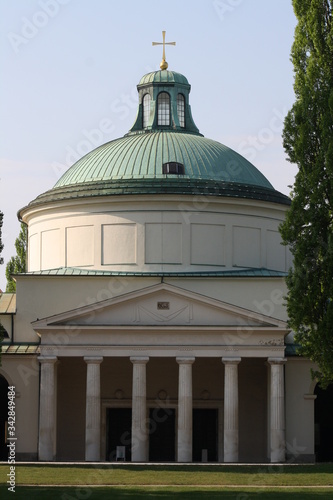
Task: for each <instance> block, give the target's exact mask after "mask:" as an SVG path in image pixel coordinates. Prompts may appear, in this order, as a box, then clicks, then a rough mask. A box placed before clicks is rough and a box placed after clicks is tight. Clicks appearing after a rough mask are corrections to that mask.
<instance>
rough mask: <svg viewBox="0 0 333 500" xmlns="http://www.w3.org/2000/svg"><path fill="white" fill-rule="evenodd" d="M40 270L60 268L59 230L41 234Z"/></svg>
mask: <svg viewBox="0 0 333 500" xmlns="http://www.w3.org/2000/svg"><path fill="white" fill-rule="evenodd" d="M41 255H42V269H56V268H57V267H60V229H50V230H49V231H43V232H42V234H41Z"/></svg>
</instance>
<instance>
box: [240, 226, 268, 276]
mask: <svg viewBox="0 0 333 500" xmlns="http://www.w3.org/2000/svg"><path fill="white" fill-rule="evenodd" d="M260 237H261V230H260V229H258V228H253V227H240V226H234V227H233V258H234V261H233V265H234V266H237V267H254V268H260V267H261V252H260V248H261V241H260Z"/></svg>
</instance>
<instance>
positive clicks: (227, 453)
mask: <svg viewBox="0 0 333 500" xmlns="http://www.w3.org/2000/svg"><path fill="white" fill-rule="evenodd" d="M240 361H241V358H222V363H224V366H225V369H224V461H225V462H238V364H239V363H240Z"/></svg>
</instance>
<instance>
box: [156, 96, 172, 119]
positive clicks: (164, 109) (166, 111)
mask: <svg viewBox="0 0 333 500" xmlns="http://www.w3.org/2000/svg"><path fill="white" fill-rule="evenodd" d="M157 125H170V96H169V94H167V92H161V93H160V94H158V98H157Z"/></svg>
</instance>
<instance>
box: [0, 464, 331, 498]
mask: <svg viewBox="0 0 333 500" xmlns="http://www.w3.org/2000/svg"><path fill="white" fill-rule="evenodd" d="M7 473H8V465H0V485H1V486H0V498H1V499H5V498H13V497H11V496H10V492H8V490H7V486H6V481H7V476H6V474H7ZM38 485H43V486H38ZM54 485H57V486H54ZM58 485H59V486H58ZM99 485H101V486H99ZM306 486H308V488H305V487H306ZM329 486H332V487H331V488H328V487H329ZM316 487H317V488H316ZM144 497H145V498H147V499H154V498H156V499H161V500H169V499H173V500H177V499H179V500H180V499H181V500H187V499H191V500H195V499H198V500H199V499H200V500H201V499H204V500H205V499H207V500H211V499H212V500H214V499H217V498H225V499H233V500H250V499H254V498H255V499H267V500H278V499H282V498H283V499H288V498H290V499H291V498H292V499H293V500H301V499H302V500H303V499H304V500H312V499H314V498H318V499H322V500H324V499H325V500H329V499H332V500H333V464H316V465H284V466H272V465H266V466H265V465H264V466H255V465H251V466H226V465H220V466H210V465H209V466H174V465H166V466H145V465H143V466H135V465H116V466H112V465H111V464H110V465H98V466H93V465H83V464H82V465H79V466H74V465H73V466H64V465H43V464H41V465H38V466H37V465H19V464H16V491H15V496H14V498H15V499H16V500H20V499H24V500H27V499H30V498H33V499H34V500H35V499H36V500H39V499H42V498H43V499H44V498H45V499H46V498H47V499H48V500H52V499H57V500H75V499H77V500H86V499H105V498H111V499H112V500H117V499H121V500H123V499H131V500H132V499H133V500H134V499H143V498H144Z"/></svg>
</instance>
